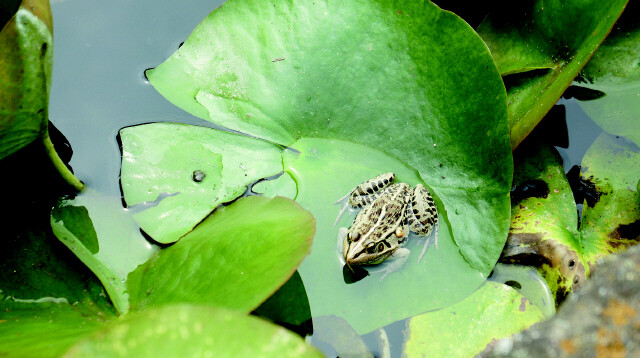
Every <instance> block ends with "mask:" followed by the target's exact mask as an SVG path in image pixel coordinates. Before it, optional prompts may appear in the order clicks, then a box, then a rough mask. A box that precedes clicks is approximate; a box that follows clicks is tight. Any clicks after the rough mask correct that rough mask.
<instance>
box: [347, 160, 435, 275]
mask: <svg viewBox="0 0 640 358" xmlns="http://www.w3.org/2000/svg"><path fill="white" fill-rule="evenodd" d="M395 179H396V175H395V173H393V172H388V173H383V174H380V175H378V176H376V177H374V178H371V179H369V180H367V181H365V182H363V183H362V184H359V185H357V186H356V187H355V188H354V189H353V190H351V191H350V192H349V193H348V194H347V195H345V196H344V197H343V198H341V199H340V200H338V201H337V202H336V203H338V202H340V201H343V200H344V199H345V198H348V200H347V202H346V203H345V204H344V206H343V208H342V210H341V212H340V214H339V215H338V218H337V219H336V223H337V221H338V220H339V219H340V216H341V215H342V213H343V212H344V210H345V209H346V207H347V205H348V206H351V208H353V209H361V210H360V212H358V214H357V215H356V218H355V220H354V222H353V225H351V227H349V228H344V227H343V228H340V229H339V232H338V245H339V247H340V246H341V251H342V258H343V259H344V263H345V264H346V265H347V266H348V267H349V268H351V266H371V265H377V264H380V263H382V262H385V261H387V260H388V259H390V258H394V259H396V260H395V261H396V263H395V264H394V265H391V266H389V268H388V269H387V270H384V271H385V274H384V275H383V277H382V278H384V277H386V276H387V275H388V274H389V273H391V272H393V271H396V270H397V269H399V268H400V267H402V266H403V265H404V263H405V261H406V259H407V258H408V256H409V253H410V252H409V249H407V248H405V247H404V245H405V244H406V242H407V241H408V238H409V234H410V233H411V232H412V233H414V234H415V235H416V236H418V237H424V238H425V245H424V247H423V250H422V252H421V253H420V256H419V258H418V263H419V262H420V261H421V260H422V257H423V256H424V254H425V253H426V250H427V248H428V247H429V246H430V244H431V240H429V239H428V238H429V237H430V235H431V233H432V231H435V238H434V240H433V241H434V243H435V247H436V250H437V248H438V237H437V229H436V230H434V228H436V227H437V225H438V209H437V206H436V205H435V203H434V200H433V197H432V196H431V193H430V192H429V190H428V189H427V188H426V187H425V186H424V185H422V184H418V185H416V186H415V188H412V187H411V186H410V185H409V184H407V183H395ZM382 278H381V280H382Z"/></svg>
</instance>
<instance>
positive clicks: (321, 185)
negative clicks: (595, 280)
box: [284, 139, 501, 333]
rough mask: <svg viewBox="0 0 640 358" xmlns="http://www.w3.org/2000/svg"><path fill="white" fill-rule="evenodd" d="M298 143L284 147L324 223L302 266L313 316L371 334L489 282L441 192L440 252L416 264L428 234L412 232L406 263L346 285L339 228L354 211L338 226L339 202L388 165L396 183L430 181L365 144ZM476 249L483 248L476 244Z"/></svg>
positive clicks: (308, 202)
mask: <svg viewBox="0 0 640 358" xmlns="http://www.w3.org/2000/svg"><path fill="white" fill-rule="evenodd" d="M292 147H293V148H294V149H296V150H297V151H298V152H299V153H293V152H290V151H288V152H286V153H285V156H284V165H285V168H286V170H287V172H289V173H291V175H292V176H293V178H294V179H295V181H296V183H297V184H298V190H299V191H298V196H297V198H296V200H297V201H298V202H299V203H300V204H301V205H302V206H303V207H305V208H308V210H310V211H311V212H312V213H313V214H314V216H315V218H316V221H317V225H318V231H317V233H316V238H315V240H314V245H313V250H312V251H311V255H309V257H308V258H307V259H306V260H305V261H304V262H303V263H302V265H301V266H300V268H299V272H300V274H301V275H302V278H303V280H305V283H307V284H306V288H307V294H308V296H309V302H310V305H311V312H312V315H313V316H314V317H317V316H329V315H339V316H341V317H343V318H345V319H346V320H347V321H348V322H349V323H350V324H351V325H352V326H353V328H354V329H355V330H356V332H358V333H366V332H369V331H371V330H373V329H375V328H378V327H381V326H384V325H386V324H389V323H391V322H394V321H397V320H400V319H403V318H407V317H410V316H413V315H416V314H419V313H421V312H424V311H427V310H431V309H437V308H442V307H446V306H448V305H451V304H453V303H455V302H457V301H460V300H462V299H463V298H464V297H466V296H468V295H469V294H470V293H471V292H473V291H474V290H475V288H476V287H478V286H479V285H480V284H481V283H482V282H483V281H484V276H483V275H482V274H481V273H480V272H478V271H476V270H474V269H473V268H472V267H470V266H469V264H468V263H467V262H466V261H465V259H464V257H463V256H462V255H461V254H460V251H461V248H460V247H458V246H456V245H455V243H454V241H453V239H452V237H451V231H450V229H449V227H448V225H447V224H446V223H447V220H448V215H449V214H448V212H447V211H445V210H442V207H443V206H442V202H441V201H440V200H439V198H438V197H435V199H434V200H435V201H436V204H437V205H438V210H439V220H440V225H439V228H438V249H437V250H436V249H435V248H434V247H432V248H431V249H429V250H428V251H427V253H426V255H425V256H424V257H423V259H422V261H421V262H418V257H419V256H420V253H421V251H422V245H423V243H424V240H418V239H411V238H410V240H409V243H408V244H407V247H408V248H409V249H410V250H411V254H410V256H409V258H408V260H407V262H406V263H405V264H404V266H403V267H402V269H400V270H398V271H397V272H394V273H391V274H390V275H389V276H388V277H387V278H384V279H381V277H382V274H381V273H379V272H378V273H376V271H377V270H378V268H372V269H370V271H371V275H369V276H368V277H366V278H364V279H362V280H360V281H357V282H355V283H351V284H345V277H344V274H343V263H342V261H341V260H342V252H341V245H339V244H338V241H337V239H338V230H339V227H341V226H345V227H348V226H351V224H352V223H353V219H354V215H355V213H351V215H343V217H342V218H341V219H340V221H338V222H337V224H334V223H335V222H336V218H337V217H338V215H339V213H340V209H341V205H342V204H343V203H342V202H340V203H338V204H335V203H334V202H335V201H336V200H338V199H340V197H342V196H344V195H345V194H346V193H348V192H349V191H350V190H352V189H353V188H354V187H355V186H356V185H358V184H360V183H362V182H364V181H365V180H367V179H370V178H372V177H374V176H376V175H378V174H380V172H381V171H382V170H385V168H386V170H389V171H393V172H395V173H396V175H397V179H396V181H398V182H404V183H408V184H410V185H412V186H415V185H416V184H418V183H422V184H425V183H424V182H423V181H422V180H421V179H420V177H419V176H418V175H416V172H415V171H414V170H412V169H411V168H408V167H406V166H405V165H403V164H402V163H401V162H398V161H397V160H395V159H394V158H392V157H390V156H387V155H385V154H384V153H381V152H379V151H375V150H372V149H370V148H368V147H365V146H362V145H357V144H353V143H349V142H342V141H338V140H326V139H301V140H299V141H298V142H296V143H294V144H293V146H292ZM334 173H340V175H339V176H336V175H335V174H334ZM476 249H477V250H482V249H483V248H481V247H479V246H476ZM500 249H501V248H498V250H500ZM388 264H389V263H384V264H382V265H380V266H382V267H385V265H388ZM424 287H429V290H424ZM395 301H402V302H403V303H402V305H397V306H395V307H393V308H390V307H388V302H395ZM362 307H366V309H362Z"/></svg>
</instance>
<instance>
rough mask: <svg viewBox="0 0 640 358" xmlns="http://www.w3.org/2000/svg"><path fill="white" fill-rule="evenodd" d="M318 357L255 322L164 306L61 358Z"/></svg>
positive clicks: (296, 339) (238, 316)
mask: <svg viewBox="0 0 640 358" xmlns="http://www.w3.org/2000/svg"><path fill="white" fill-rule="evenodd" d="M114 354H117V355H119V356H125V357H147V356H163V357H183V356H186V357H229V358H232V357H269V356H277V357H292V358H293V357H296V358H297V357H309V358H311V357H318V358H320V357H322V354H320V352H318V351H317V350H316V349H315V348H313V347H311V346H309V345H307V344H305V343H304V340H302V339H301V338H300V337H298V336H296V335H295V334H293V333H291V332H288V331H287V330H285V329H284V328H282V327H278V326H276V325H274V324H271V323H269V322H265V321H263V320H261V319H259V318H255V317H251V316H246V315H244V314H242V313H238V312H235V311H228V310H225V309H222V308H215V307H211V306H194V305H186V304H182V305H175V306H165V307H161V308H156V309H150V310H146V311H144V312H140V313H136V314H131V315H128V316H126V317H124V318H122V319H120V320H118V321H117V322H115V323H114V324H112V325H110V326H109V327H108V328H107V329H104V330H102V331H100V332H97V333H95V334H94V335H92V336H91V337H89V338H87V339H84V340H81V341H80V342H78V343H77V344H76V345H75V346H73V347H72V348H71V349H70V350H69V351H68V352H67V353H66V354H65V355H64V356H63V357H112V356H113V355H114Z"/></svg>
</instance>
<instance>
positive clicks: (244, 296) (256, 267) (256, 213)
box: [127, 196, 315, 312]
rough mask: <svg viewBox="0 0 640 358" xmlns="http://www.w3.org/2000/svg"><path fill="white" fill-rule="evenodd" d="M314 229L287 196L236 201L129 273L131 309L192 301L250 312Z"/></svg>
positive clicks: (295, 260) (287, 270)
mask: <svg viewBox="0 0 640 358" xmlns="http://www.w3.org/2000/svg"><path fill="white" fill-rule="evenodd" d="M314 231H315V221H314V220H313V217H312V216H311V214H309V213H308V212H307V211H305V210H303V209H302V208H301V207H300V206H299V205H298V204H296V203H295V202H293V201H291V200H289V199H286V198H281V197H276V198H273V199H267V198H262V197H255V196H254V197H247V198H242V199H239V200H238V201H236V202H234V203H233V204H231V205H229V206H226V207H221V208H218V209H217V210H216V211H215V212H214V213H213V214H212V215H211V216H209V217H208V218H207V219H206V220H204V221H203V222H202V223H201V224H200V225H198V226H197V227H196V229H195V230H193V231H191V232H190V233H189V234H187V235H186V236H185V237H183V238H182V239H181V240H180V241H178V242H177V243H175V244H174V245H172V246H170V247H167V248H165V249H162V250H160V251H159V252H158V253H157V254H156V255H155V256H154V257H152V258H151V259H150V260H149V261H148V262H147V263H145V264H144V265H141V266H140V267H138V269H137V270H135V271H134V272H132V273H131V274H130V275H129V278H128V281H127V286H128V287H129V291H130V299H131V305H132V307H133V308H134V309H137V310H141V309H144V308H146V307H149V306H154V305H159V304H164V303H179V302H192V303H207V304H213V305H216V306H220V307H227V308H233V309H236V310H242V311H247V312H249V311H251V310H252V309H254V308H256V307H257V306H258V305H259V304H260V303H262V302H263V301H264V300H265V299H267V298H268V297H269V296H270V295H271V294H272V293H274V292H275V291H276V290H277V289H278V287H280V286H281V285H283V284H284V283H285V282H286V281H287V279H289V277H290V276H291V275H292V274H293V273H294V271H295V269H296V267H297V266H298V265H299V264H300V262H301V261H302V259H303V258H304V257H305V256H306V255H307V254H308V253H309V250H310V248H311V241H312V238H313V234H314Z"/></svg>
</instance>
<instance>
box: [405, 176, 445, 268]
mask: <svg viewBox="0 0 640 358" xmlns="http://www.w3.org/2000/svg"><path fill="white" fill-rule="evenodd" d="M407 220H408V222H409V227H410V228H411V231H413V232H414V233H416V234H417V235H419V236H426V237H427V238H426V239H425V243H424V247H423V248H422V252H421V253H420V257H419V258H418V262H420V261H421V260H422V257H423V256H424V254H425V253H426V252H427V249H428V248H429V246H430V242H431V240H429V238H428V236H429V234H431V230H432V229H433V228H434V227H435V226H437V224H438V209H437V207H436V204H435V203H434V201H433V198H432V197H431V193H429V190H427V188H425V187H424V186H423V185H422V184H418V185H416V188H415V189H414V191H413V198H412V200H411V202H410V203H409V205H407ZM434 241H435V245H436V250H437V249H438V233H437V230H436V234H435V240H434Z"/></svg>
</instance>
